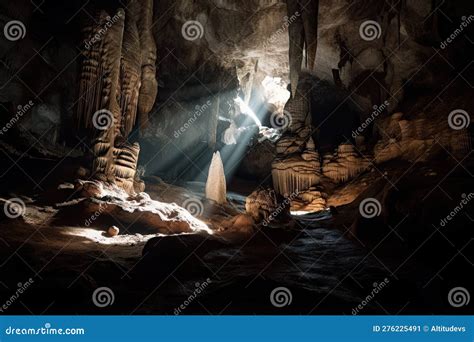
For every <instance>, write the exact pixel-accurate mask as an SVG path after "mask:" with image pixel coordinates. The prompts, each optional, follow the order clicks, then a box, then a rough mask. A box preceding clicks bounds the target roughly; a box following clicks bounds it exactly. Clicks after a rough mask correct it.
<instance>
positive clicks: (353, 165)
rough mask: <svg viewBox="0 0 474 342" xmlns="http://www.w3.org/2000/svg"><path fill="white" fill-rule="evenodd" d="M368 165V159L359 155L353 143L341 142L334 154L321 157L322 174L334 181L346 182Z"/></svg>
mask: <svg viewBox="0 0 474 342" xmlns="http://www.w3.org/2000/svg"><path fill="white" fill-rule="evenodd" d="M369 165H370V160H368V159H367V158H365V157H364V156H361V155H360V154H359V153H358V151H357V150H356V148H355V147H354V145H351V144H341V145H339V147H338V148H337V150H336V151H335V152H334V154H332V155H331V154H326V155H325V156H324V158H323V168H322V171H323V174H324V176H326V177H328V178H330V179H332V180H333V181H334V182H336V183H343V182H347V181H348V180H350V179H352V178H354V177H355V176H357V175H359V174H360V173H361V172H362V171H364V170H366V169H367V168H368V167H369Z"/></svg>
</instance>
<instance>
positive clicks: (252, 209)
mask: <svg viewBox="0 0 474 342" xmlns="http://www.w3.org/2000/svg"><path fill="white" fill-rule="evenodd" d="M245 210H246V211H247V214H249V215H250V216H251V217H253V219H254V220H255V221H257V222H261V221H262V220H264V221H266V222H267V223H269V222H271V221H273V220H281V219H285V218H288V216H289V212H290V200H288V199H284V198H283V197H282V196H280V195H278V194H277V193H276V192H275V190H273V189H262V188H260V189H257V190H255V191H254V192H252V193H251V194H250V195H249V196H248V197H247V199H246V200H245Z"/></svg>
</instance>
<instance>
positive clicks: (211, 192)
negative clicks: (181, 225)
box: [206, 152, 227, 204]
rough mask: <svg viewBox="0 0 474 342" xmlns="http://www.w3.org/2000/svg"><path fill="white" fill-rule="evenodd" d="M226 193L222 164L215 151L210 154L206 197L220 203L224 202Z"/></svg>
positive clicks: (219, 156)
mask: <svg viewBox="0 0 474 342" xmlns="http://www.w3.org/2000/svg"><path fill="white" fill-rule="evenodd" d="M226 194H227V189H226V183H225V174H224V165H223V164H222V159H221V155H220V153H219V152H216V153H214V155H213V156H212V161H211V166H209V173H208V175H207V182H206V198H207V199H210V200H213V201H215V202H217V203H220V204H222V203H225V202H226Z"/></svg>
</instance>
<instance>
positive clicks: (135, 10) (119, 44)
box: [76, 0, 157, 193]
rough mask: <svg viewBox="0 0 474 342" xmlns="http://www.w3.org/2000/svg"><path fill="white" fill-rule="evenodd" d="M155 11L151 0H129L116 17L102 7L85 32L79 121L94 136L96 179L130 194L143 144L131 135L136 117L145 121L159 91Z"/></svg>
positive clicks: (93, 167)
mask: <svg viewBox="0 0 474 342" xmlns="http://www.w3.org/2000/svg"><path fill="white" fill-rule="evenodd" d="M151 9H152V1H151V0H147V1H145V2H143V3H139V2H138V1H135V0H129V1H128V2H127V10H126V11H124V10H123V9H118V10H117V11H116V12H115V13H113V16H111V15H110V14H109V13H107V12H106V11H105V10H98V11H97V14H96V16H95V17H94V18H93V20H91V21H89V22H88V23H86V24H85V25H84V30H83V31H84V41H85V48H84V50H83V55H84V58H83V62H82V72H81V77H80V78H81V80H80V89H79V93H80V99H79V102H78V104H77V121H76V122H77V125H78V127H79V128H85V129H86V130H87V132H88V133H87V134H88V136H89V137H90V139H91V144H92V151H93V165H92V173H93V175H94V177H95V178H96V179H100V180H102V181H108V182H112V183H117V184H118V185H119V186H121V187H123V189H125V190H126V191H127V192H129V193H133V192H134V183H135V180H136V179H135V178H136V177H135V173H136V168H137V161H138V154H139V151H140V147H139V146H138V144H137V143H135V144H130V143H129V142H128V141H127V138H128V136H129V134H130V133H131V132H132V130H133V129H134V128H135V126H136V124H137V116H139V117H140V121H141V123H142V124H144V123H146V121H147V118H146V115H147V114H148V112H149V111H150V110H151V108H152V106H153V103H154V100H155V96H156V91H157V86H156V76H155V66H154V64H155V61H156V46H155V43H154V40H153V39H151V31H150V30H151V18H152V10H151ZM142 80H144V81H142Z"/></svg>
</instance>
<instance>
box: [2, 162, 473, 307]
mask: <svg viewBox="0 0 474 342" xmlns="http://www.w3.org/2000/svg"><path fill="white" fill-rule="evenodd" d="M414 170H415V171H413V173H414V174H415V175H414V176H413V181H414V182H415V183H417V184H421V181H423V182H425V183H426V182H427V180H426V176H425V174H426V172H427V170H425V169H424V168H421V167H420V168H416V169H414ZM429 172H431V173H433V172H432V171H429ZM437 172H438V174H439V175H438V176H437V177H438V178H435V179H433V180H431V181H430V182H433V184H437V182H438V180H439V179H441V180H443V179H446V178H443V177H445V176H444V175H445V174H447V171H446V172H441V171H437ZM374 177H375V176H374V173H372V175H370V174H369V175H368V176H367V175H365V176H362V177H361V178H360V179H362V180H363V183H364V184H365V183H368V184H371V186H372V187H373V189H372V190H370V189H369V190H370V191H373V192H377V191H381V190H380V188H377V186H378V185H377V186H376V183H377V182H379V181H382V182H388V181H385V180H384V179H383V177H381V176H377V178H374ZM394 177H397V175H396V174H395V175H394ZM449 179H450V180H449ZM449 179H448V180H449V183H447V181H445V184H443V188H444V189H455V188H456V187H460V189H465V188H466V186H467V185H468V184H471V183H468V182H467V181H466V179H469V182H471V181H472V177H470V176H469V178H466V177H465V176H464V175H461V174H459V172H455V173H451V174H450V178H449ZM354 183H356V182H354ZM451 183H453V185H452V186H451V185H449V184H451ZM377 184H378V183H377ZM352 186H355V187H357V185H356V184H353V185H352ZM448 186H449V187H448ZM56 187H57V185H56ZM201 188H202V186H201ZM429 188H430V189H431V188H432V186H431V185H430V186H429ZM199 189H200V188H199V186H197V184H195V186H192V187H190V189H187V190H186V189H182V188H179V187H176V186H173V185H166V184H165V183H163V182H155V183H150V184H147V192H148V193H149V194H150V196H151V197H153V198H158V197H159V198H158V199H159V200H161V201H164V202H173V201H177V199H178V198H180V197H183V198H184V197H186V196H197V197H200V196H202V193H201V192H200V191H201V190H199ZM369 190H368V191H369ZM193 191H194V192H193ZM195 191H197V192H195ZM463 191H465V190H463ZM369 194H370V193H369ZM158 195H159V196H158ZM28 196H29V197H31V198H32V197H34V196H33V195H32V194H31V193H28ZM28 196H26V195H25V196H24V197H23V198H24V199H25V202H26V203H27V207H28V210H27V215H24V216H23V217H20V218H17V219H7V220H1V221H0V246H1V248H0V265H1V266H0V270H1V271H0V295H1V298H6V299H8V298H11V296H12V295H13V294H14V293H15V291H16V289H17V287H18V284H19V283H21V284H24V283H25V282H27V281H28V279H29V278H32V279H33V280H34V283H33V285H32V286H30V287H29V288H28V289H27V290H26V291H24V293H23V294H22V296H21V297H20V298H19V299H18V300H17V301H14V302H12V303H11V305H9V307H8V311H7V313H8V314H177V313H179V314H348V315H350V314H418V313H423V314H432V313H437V314H440V313H453V312H454V311H453V310H454V309H453V307H451V306H449V305H447V303H446V302H447V301H446V293H447V291H449V288H452V287H453V286H455V285H457V284H462V285H463V284H464V283H462V282H461V283H459V282H458V283H456V282H454V281H456V280H462V281H464V282H465V280H466V279H467V278H469V277H468V276H467V274H469V272H467V273H466V270H469V269H471V270H472V263H471V264H470V265H468V264H466V262H467V261H469V260H467V261H466V260H464V259H465V257H464V258H463V256H468V257H469V255H470V254H469V253H468V252H467V249H461V250H462V251H463V252H464V253H462V254H459V253H456V251H455V250H454V248H452V249H453V251H452V252H453V253H451V251H450V250H448V249H446V251H445V252H443V253H439V251H440V249H439V247H438V246H445V245H446V241H444V239H443V237H440V239H441V240H442V241H444V245H434V246H435V247H432V246H431V247H429V246H428V245H430V244H426V245H424V244H423V245H420V246H419V247H420V248H421V247H423V248H422V249H419V248H418V246H415V247H416V248H415V249H414V250H415V252H417V253H416V254H415V252H413V249H410V247H409V246H407V244H406V241H405V242H403V241H402V242H401V241H397V240H399V239H398V238H397V236H398V233H396V232H393V231H392V232H391V233H389V234H388V235H390V237H391V238H390V239H387V240H385V239H383V240H382V241H381V242H377V243H376V244H375V245H370V244H366V242H365V241H361V240H359V238H358V237H357V236H355V235H354V234H352V232H353V230H352V227H351V222H353V220H354V219H353V218H354V217H355V216H356V215H355V214H356V212H357V210H358V209H357V205H356V204H351V205H346V206H341V207H339V208H338V210H337V213H335V215H336V216H332V215H331V214H330V213H329V212H324V213H320V214H313V215H310V216H299V217H295V219H296V225H295V226H294V227H293V228H291V229H290V228H288V227H286V226H285V227H283V226H281V227H278V226H276V227H273V228H267V229H258V230H257V231H256V232H255V233H254V234H251V235H250V236H248V237H247V238H246V239H244V241H242V242H240V243H239V244H238V245H231V246H225V247H223V246H220V247H217V248H212V249H211V250H210V251H206V253H197V252H195V251H196V250H197V248H194V247H199V246H201V245H204V246H206V245H207V244H208V241H207V239H203V240H202V242H199V246H196V245H193V244H191V245H189V246H187V245H186V241H187V240H186V239H185V237H186V236H189V235H174V236H167V237H165V238H164V240H163V242H161V243H162V245H160V248H161V249H163V250H165V251H166V252H167V254H166V253H165V254H163V255H164V256H163V257H156V256H153V255H148V254H147V253H146V252H144V247H145V246H146V244H147V241H149V240H150V239H152V238H155V237H157V236H160V235H159V234H149V232H145V231H142V232H141V231H139V230H138V231H133V232H131V231H130V232H127V231H126V230H123V229H121V234H120V235H118V236H116V237H107V236H106V235H105V232H104V230H105V227H106V226H100V224H99V221H97V223H98V224H97V225H96V226H90V227H86V226H85V225H84V224H77V222H84V221H80V220H79V219H78V218H75V217H74V215H72V216H71V215H69V216H70V217H69V218H68V220H64V219H62V220H52V218H53V217H54V216H55V215H56V213H57V209H55V208H54V206H53V205H52V203H53V202H55V201H58V200H64V198H62V199H61V198H59V197H61V196H57V194H56V192H54V191H53V192H52V194H51V193H49V194H48V196H49V197H50V198H51V199H50V200H49V202H48V201H44V200H39V199H38V198H36V199H35V200H31V201H28V200H27V199H28V198H29V197H28ZM342 197H345V196H342ZM229 198H230V202H231V203H232V207H233V210H235V211H237V212H239V211H240V212H243V211H244V201H245V197H244V196H242V194H235V193H229ZM453 200H454V201H455V197H453ZM178 203H179V201H178ZM450 206H451V204H450ZM67 222H69V223H70V224H66V223H67ZM72 222H76V224H72ZM121 228H122V227H121ZM465 228H469V227H465ZM448 233H449V232H446V234H448ZM161 236H163V235H161ZM448 236H449V237H450V239H451V235H448ZM471 236H472V235H471ZM173 240H183V241H184V244H181V245H180V246H182V247H183V250H174V249H173V247H170V246H173V244H168V243H167V241H173ZM453 241H455V240H453ZM471 241H472V238H471ZM382 242H383V243H382ZM461 242H462V245H465V243H466V242H467V243H468V244H469V240H465V239H463V241H461ZM448 247H449V246H448ZM456 250H459V249H456ZM151 254H153V253H151ZM175 254H176V255H178V254H180V257H183V256H184V258H182V259H179V258H178V259H179V260H181V261H180V262H176V260H175V259H176V258H175ZM431 259H432V260H434V261H435V262H433V263H431ZM459 259H460V260H459ZM459 261H460V262H459ZM439 265H445V266H444V267H439ZM446 277H450V278H449V279H451V280H450V282H448V283H446V281H445V279H447V278H446ZM466 277H467V278H466ZM203 284H205V285H206V288H205V290H204V291H200V293H199V295H197V296H196V295H195V291H196V289H197V288H199V289H201V287H202V286H203ZM425 284H426V285H425ZM381 285H383V290H380V291H378V293H377V295H376V296H372V294H373V291H374V289H376V288H377V289H379V287H380V286H381ZM99 287H108V288H109V289H111V290H112V291H113V293H114V302H113V304H112V305H110V306H107V307H98V306H96V305H95V304H94V303H93V300H92V296H93V293H94V291H95V290H96V289H97V288H99ZM281 287H284V288H287V289H288V290H289V291H290V292H291V303H290V305H287V306H284V307H278V306H275V305H273V304H272V302H271V300H270V295H271V293H272V291H273V290H274V289H276V288H281ZM193 296H194V297H193ZM191 297H192V298H191ZM184 303H185V305H184ZM361 303H362V304H363V305H362V308H360V307H359V305H361ZM183 305H184V309H183V308H182V306H183ZM177 309H180V310H179V311H177ZM459 312H460V311H459V310H458V311H456V313H459Z"/></svg>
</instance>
